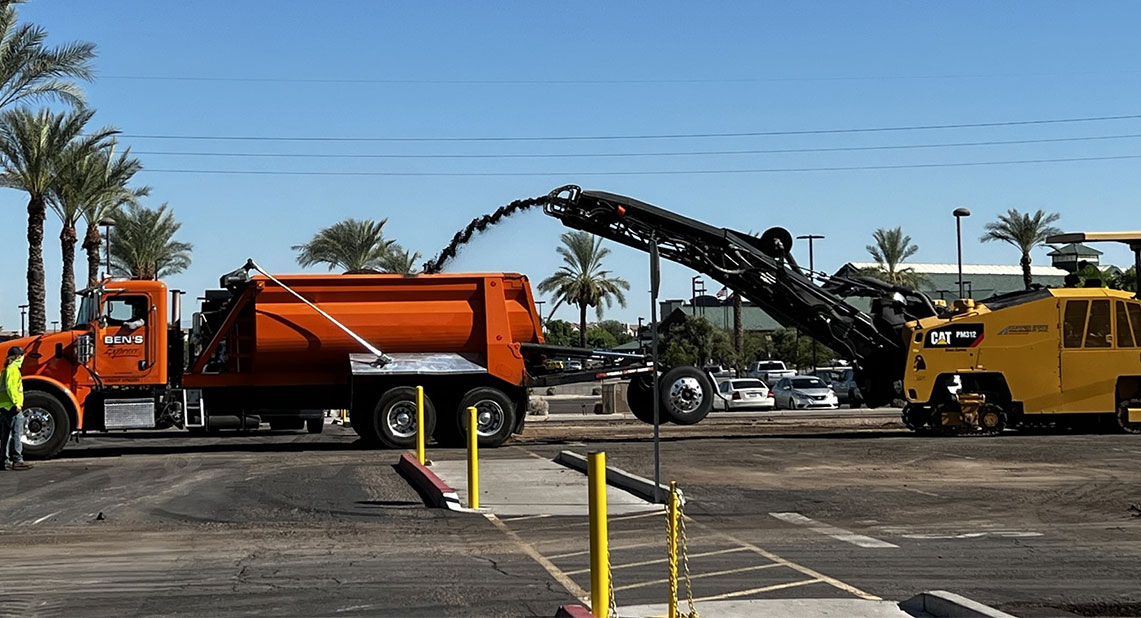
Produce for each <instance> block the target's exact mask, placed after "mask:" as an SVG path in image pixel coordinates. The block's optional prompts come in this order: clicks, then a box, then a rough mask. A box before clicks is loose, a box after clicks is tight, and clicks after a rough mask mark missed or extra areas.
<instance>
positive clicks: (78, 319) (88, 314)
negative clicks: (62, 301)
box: [74, 292, 99, 330]
mask: <svg viewBox="0 0 1141 618" xmlns="http://www.w3.org/2000/svg"><path fill="white" fill-rule="evenodd" d="M82 299H83V300H81V301H80V302H79V312H78V315H76V316H75V327H74V328H75V329H76V330H84V329H86V328H87V327H88V326H90V325H91V323H92V322H94V321H95V309H96V307H98V306H99V299H98V298H96V297H95V293H94V292H88V293H86V294H84V295H83V296H82Z"/></svg>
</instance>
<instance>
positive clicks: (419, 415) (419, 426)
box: [416, 386, 426, 466]
mask: <svg viewBox="0 0 1141 618" xmlns="http://www.w3.org/2000/svg"><path fill="white" fill-rule="evenodd" d="M425 459H426V458H425V456H424V387H423V386H417V387H416V461H418V462H420V465H421V466H422V465H424V461H425Z"/></svg>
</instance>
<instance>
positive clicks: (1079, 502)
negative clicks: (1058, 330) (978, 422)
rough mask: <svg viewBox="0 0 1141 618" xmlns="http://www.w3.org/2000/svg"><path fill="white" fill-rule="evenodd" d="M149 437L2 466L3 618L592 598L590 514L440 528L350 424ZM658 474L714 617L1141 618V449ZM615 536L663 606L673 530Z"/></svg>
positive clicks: (620, 462) (870, 422) (1017, 448)
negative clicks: (796, 605) (982, 614)
mask: <svg viewBox="0 0 1141 618" xmlns="http://www.w3.org/2000/svg"><path fill="white" fill-rule="evenodd" d="M136 435H137V436H139V437H134V438H123V437H103V438H88V439H85V440H84V442H83V444H81V445H79V446H74V445H71V446H69V448H68V450H66V451H65V452H64V456H63V457H62V458H60V459H58V460H54V461H50V462H42V463H40V464H39V465H38V466H37V467H36V468H35V469H34V470H31V471H27V472H2V473H0V564H2V565H3V568H0V615H4V614H6V613H12V614H16V615H24V614H32V613H33V612H34V613H37V614H38V615H60V616H122V615H172V616H173V615H178V616H205V615H219V614H236V613H243V614H263V615H292V616H326V615H400V616H403V615H417V616H429V615H479V616H494V615H502V616H508V615H511V616H517V615H550V614H551V613H552V611H553V609H554V608H555V607H557V605H559V604H561V603H565V602H569V601H572V600H573V596H574V594H572V593H571V592H568V590H567V588H566V587H564V585H563V584H560V583H559V582H560V581H561V582H563V583H564V584H565V583H567V582H568V581H569V582H570V586H571V588H583V587H585V585H586V584H587V582H588V581H589V575H588V574H587V573H585V571H584V567H585V566H586V563H587V560H586V555H585V554H584V553H583V550H584V549H586V546H587V543H586V534H585V533H586V526H585V524H584V522H583V521H582V518H555V517H504V518H503V519H504V522H503V526H505V527H506V528H507V529H508V530H509V531H510V536H509V535H508V534H505V533H504V532H503V530H501V529H500V528H499V527H497V526H496V525H493V523H492V522H489V521H488V520H487V519H485V518H484V517H481V516H478V515H468V514H462V513H459V514H453V513H448V512H444V511H437V510H429V509H425V508H423V507H422V502H421V498H420V497H419V496H418V495H417V494H416V493H415V492H413V491H412V490H411V489H409V488H408V485H407V483H406V482H405V481H404V480H403V479H401V478H400V477H399V476H398V475H397V474H396V473H395V472H394V471H393V470H392V467H391V464H392V463H393V462H394V461H395V459H396V454H395V453H393V452H391V451H388V452H385V451H367V450H360V449H359V448H358V447H357V446H356V445H355V444H354V439H355V436H354V435H353V434H352V432H351V430H347V429H344V428H341V427H328V428H327V431H326V433H325V434H324V435H321V436H310V435H307V434H303V433H291V432H279V433H270V432H264V433H255V434H252V435H249V436H240V437H228V438H201V439H195V438H188V437H183V436H181V435H180V434H170V433H155V434H136ZM649 435H650V428H649V427H647V426H646V425H642V424H640V423H637V422H630V421H622V420H609V419H601V418H597V417H596V418H591V419H589V420H582V421H548V422H543V423H532V424H530V425H528V428H527V431H526V432H525V434H524V435H523V436H522V437H521V438H520V439H517V440H516V441H514V442H512V443H511V446H508V447H504V448H501V449H495V450H492V449H484V450H482V451H481V455H482V456H483V457H493V458H508V457H510V458H527V457H530V456H531V454H536V455H540V456H544V457H549V456H553V455H554V454H555V453H557V452H558V451H559V450H562V449H571V450H575V451H578V452H582V453H585V452H587V451H590V450H599V449H601V450H605V451H606V452H607V455H608V457H609V460H610V463H611V464H612V465H615V466H618V467H621V468H624V469H626V470H629V471H631V472H635V473H638V474H642V475H644V476H652V446H651V443H650V441H649V439H648V437H649ZM429 454H430V456H431V457H432V458H434V459H452V458H462V457H463V451H462V450H451V451H449V450H442V449H433V450H431V451H430V453H429ZM662 459H663V471H664V475H663V476H664V478H666V479H674V480H677V481H678V482H679V483H680V484H681V486H682V488H683V489H684V490H685V492H686V495H687V497H688V498H689V500H690V502H689V505H688V507H687V513H688V515H690V516H691V517H692V521H691V522H690V523H689V525H688V532H689V537H690V545H689V551H690V554H691V555H694V556H695V557H694V558H693V560H692V561H691V572H692V574H693V575H694V576H695V577H694V579H693V580H692V581H693V591H694V596H695V597H696V598H697V599H698V609H699V610H700V603H701V600H702V599H707V598H779V597H794V596H805V597H833V598H853V597H860V596H864V597H865V598H867V597H872V596H878V597H882V598H886V599H895V600H899V599H904V598H907V597H909V596H911V595H912V594H914V593H917V592H919V591H922V590H926V589H933V588H940V589H947V590H951V591H953V592H957V593H960V594H963V595H966V596H968V597H971V598H974V599H976V600H979V601H982V602H984V603H988V604H991V605H994V606H997V607H1000V608H1002V609H1005V610H1007V611H1011V612H1013V613H1015V614H1018V615H1024V616H1034V615H1038V616H1057V615H1081V616H1141V585H1138V582H1139V581H1141V517H1139V516H1138V515H1141V512H1139V511H1138V510H1137V509H1141V465H1138V462H1139V461H1141V436H1129V435H1022V434H1017V433H1013V432H1007V434H1006V435H1003V436H999V437H988V438H935V437H919V436H914V435H912V434H910V433H908V432H906V431H904V430H901V429H900V428H899V426H898V423H896V422H894V421H892V420H890V419H885V418H870V419H864V420H861V419H859V418H858V417H855V416H852V417H848V418H841V419H805V418H778V417H770V416H766V415H764V414H756V415H736V414H734V415H714V416H711V417H710V419H707V421H706V422H703V423H702V424H700V425H697V426H693V427H673V426H667V427H664V428H663V442H662ZM1133 505H1136V508H1134V507H1133ZM99 513H102V514H103V515H102V518H101V519H100V518H99ZM611 530H612V547H613V548H614V549H613V556H612V560H613V562H614V563H615V565H616V566H618V567H619V568H617V569H616V570H615V585H616V586H617V587H618V588H619V590H618V592H617V593H616V596H617V598H618V602H619V604H620V605H621V604H623V603H627V604H629V603H635V602H646V600H650V601H658V602H660V601H661V600H662V590H663V589H664V581H662V579H663V578H664V571H663V570H662V567H661V563H660V560H661V558H663V557H664V549H663V544H664V534H663V530H664V521H663V520H662V518H661V516H660V515H659V516H644V517H637V516H634V517H629V518H623V519H618V518H616V520H615V521H614V522H612V525H611ZM520 541H521V542H523V543H526V544H528V545H529V546H530V547H529V550H531V551H533V552H536V553H537V554H539V555H542V556H543V557H544V558H545V559H546V560H547V561H548V564H549V565H550V568H551V569H554V571H555V572H554V573H552V572H551V571H549V570H546V569H544V567H542V566H540V565H539V563H538V562H536V561H535V560H533V559H532V558H531V557H529V556H528V554H527V553H525V552H524V550H523V548H522V547H521V546H520V545H519V542H520ZM579 592H581V590H580V591H579ZM579 592H576V593H575V594H578V593H579Z"/></svg>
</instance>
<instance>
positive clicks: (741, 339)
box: [733, 290, 745, 375]
mask: <svg viewBox="0 0 1141 618" xmlns="http://www.w3.org/2000/svg"><path fill="white" fill-rule="evenodd" d="M743 313H744V306H743V305H742V303H741V294H740V293H738V292H737V291H735V290H734V291H733V349H734V350H736V351H737V371H738V372H742V371H744V370H745V317H744V316H743V315H742V314H743ZM739 375H740V373H739Z"/></svg>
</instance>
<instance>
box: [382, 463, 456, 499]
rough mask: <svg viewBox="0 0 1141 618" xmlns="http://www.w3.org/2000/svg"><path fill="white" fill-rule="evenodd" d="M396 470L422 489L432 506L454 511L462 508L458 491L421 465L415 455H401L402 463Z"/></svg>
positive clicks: (397, 465)
mask: <svg viewBox="0 0 1141 618" xmlns="http://www.w3.org/2000/svg"><path fill="white" fill-rule="evenodd" d="M396 470H397V471H399V472H400V473H401V474H403V475H404V478H406V479H408V481H409V482H410V483H412V484H413V485H415V486H416V487H417V488H418V489H420V491H422V492H424V495H426V496H428V500H429V501H430V502H431V503H432V506H435V507H439V508H445V509H452V510H455V509H458V508H459V507H460V501H459V497H458V496H457V495H456V490H454V489H452V488H451V487H449V486H448V484H447V483H445V482H444V480H443V479H441V478H440V477H438V476H436V473H435V472H432V471H431V470H429V469H428V468H427V467H426V466H424V465H421V464H420V462H419V461H417V460H416V456H415V455H412V454H411V453H404V454H402V455H400V461H399V462H397V463H396Z"/></svg>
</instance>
